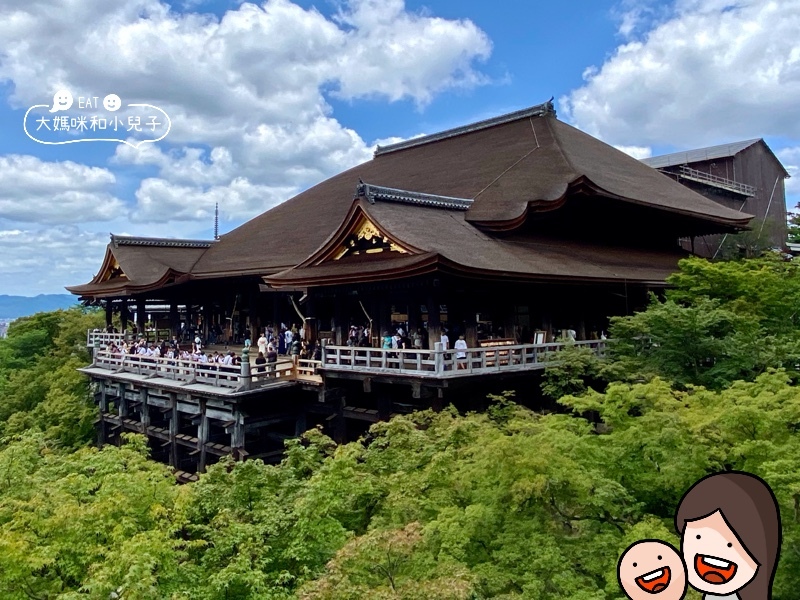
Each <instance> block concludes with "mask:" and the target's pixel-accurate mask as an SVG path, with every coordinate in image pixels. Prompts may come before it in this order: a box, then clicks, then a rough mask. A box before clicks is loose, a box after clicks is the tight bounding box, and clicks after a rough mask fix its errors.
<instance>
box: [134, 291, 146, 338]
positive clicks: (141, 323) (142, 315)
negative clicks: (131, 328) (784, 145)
mask: <svg viewBox="0 0 800 600" xmlns="http://www.w3.org/2000/svg"><path fill="white" fill-rule="evenodd" d="M146 323H147V305H146V304H145V301H144V299H141V298H140V299H138V300H136V327H137V328H138V330H139V337H145V329H146V327H145V324H146Z"/></svg>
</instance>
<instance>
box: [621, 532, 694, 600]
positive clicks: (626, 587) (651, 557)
mask: <svg viewBox="0 0 800 600" xmlns="http://www.w3.org/2000/svg"><path fill="white" fill-rule="evenodd" d="M617 579H618V580H619V585H620V587H621V588H622V591H623V592H625V595H626V596H627V597H628V598H630V600H651V599H652V600H656V598H653V596H656V595H657V600H682V599H683V597H684V596H685V595H686V565H684V564H683V559H682V558H681V555H680V554H679V553H678V551H677V550H676V549H675V548H674V547H672V546H671V545H670V544H668V543H666V542H662V541H661V540H641V541H639V542H636V543H635V544H631V545H630V546H628V548H627V549H626V550H625V552H623V553H622V556H621V557H620V559H619V563H618V564H617Z"/></svg>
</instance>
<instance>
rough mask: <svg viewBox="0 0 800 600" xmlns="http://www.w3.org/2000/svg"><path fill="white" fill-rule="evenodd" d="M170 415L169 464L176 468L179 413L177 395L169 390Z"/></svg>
mask: <svg viewBox="0 0 800 600" xmlns="http://www.w3.org/2000/svg"><path fill="white" fill-rule="evenodd" d="M169 402H170V409H171V410H170V417H169V464H170V466H171V467H173V468H175V469H177V468H178V441H177V436H178V432H179V430H180V415H179V414H178V395H177V394H175V393H173V392H170V394H169Z"/></svg>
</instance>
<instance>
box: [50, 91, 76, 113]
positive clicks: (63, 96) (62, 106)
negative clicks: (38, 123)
mask: <svg viewBox="0 0 800 600" xmlns="http://www.w3.org/2000/svg"><path fill="white" fill-rule="evenodd" d="M72 102H73V99H72V94H71V93H70V91H69V90H58V91H57V92H56V93H55V94H53V106H52V107H51V108H50V112H51V113H53V112H58V111H60V110H69V109H70V107H71V106H72Z"/></svg>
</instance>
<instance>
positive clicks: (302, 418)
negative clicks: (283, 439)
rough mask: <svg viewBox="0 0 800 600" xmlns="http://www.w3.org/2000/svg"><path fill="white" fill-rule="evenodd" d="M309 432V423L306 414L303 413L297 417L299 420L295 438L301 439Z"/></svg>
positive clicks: (296, 422) (296, 424)
mask: <svg viewBox="0 0 800 600" xmlns="http://www.w3.org/2000/svg"><path fill="white" fill-rule="evenodd" d="M307 430H308V422H307V420H306V413H305V412H301V413H300V414H299V415H298V416H297V420H296V421H295V423H294V435H295V437H300V436H301V435H303V434H304V433H305V432H306V431H307Z"/></svg>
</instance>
